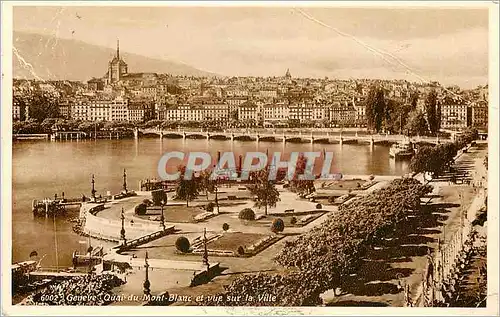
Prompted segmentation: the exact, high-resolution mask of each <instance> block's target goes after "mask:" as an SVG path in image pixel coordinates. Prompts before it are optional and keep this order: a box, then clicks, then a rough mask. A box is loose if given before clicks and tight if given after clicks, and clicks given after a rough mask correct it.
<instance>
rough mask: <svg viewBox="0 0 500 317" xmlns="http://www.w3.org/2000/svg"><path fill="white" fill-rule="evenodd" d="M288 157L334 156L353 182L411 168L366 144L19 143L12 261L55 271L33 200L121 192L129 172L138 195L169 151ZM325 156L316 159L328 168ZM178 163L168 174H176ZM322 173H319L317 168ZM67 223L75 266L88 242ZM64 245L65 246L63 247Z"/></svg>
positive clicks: (65, 236) (64, 258)
mask: <svg viewBox="0 0 500 317" xmlns="http://www.w3.org/2000/svg"><path fill="white" fill-rule="evenodd" d="M255 150H257V151H262V152H265V151H266V150H268V151H269V154H270V155H272V153H273V152H282V153H283V155H282V160H286V159H288V158H289V154H290V153H291V152H293V151H297V152H305V151H311V150H312V151H323V150H325V151H327V152H333V155H334V159H333V164H332V167H331V172H332V173H343V174H350V175H360V174H366V175H369V174H379V175H384V174H386V175H403V174H404V173H406V171H407V168H408V162H407V161H391V160H390V159H389V148H388V147H386V146H381V145H377V146H374V147H371V146H370V145H367V144H360V145H354V144H352V145H351V144H343V145H342V146H341V145H340V144H311V143H307V144H305V143H302V144H298V143H283V142H264V141H261V142H244V141H234V142H231V141H229V140H228V141H222V140H206V139H202V140H194V139H168V138H162V139H160V138H159V137H158V138H151V139H148V138H144V139H139V140H136V139H129V140H116V139H112V140H97V141H96V140H79V141H77V142H65V141H63V142H15V143H13V166H12V175H13V184H12V185H13V193H12V203H13V215H12V219H13V228H12V229H13V231H12V242H13V254H12V255H13V260H14V261H22V260H26V259H27V258H28V256H29V254H30V252H31V251H33V250H37V252H38V254H47V257H46V258H45V259H44V263H43V265H48V266H50V265H55V262H56V261H55V256H54V255H53V253H54V239H55V237H54V231H53V223H52V221H48V220H49V219H43V218H42V219H34V218H33V215H32V212H31V201H32V199H41V198H43V197H53V196H54V193H58V195H60V193H62V192H65V195H66V197H81V195H82V194H84V195H86V196H89V195H90V189H91V184H90V175H92V174H95V175H96V177H95V180H96V184H95V187H96V190H97V192H98V195H99V194H102V195H104V194H105V193H106V192H107V191H111V192H113V193H116V192H118V191H119V190H120V189H121V186H122V175H123V169H124V168H125V169H126V170H127V180H128V182H129V184H130V188H131V189H134V190H136V189H137V188H136V186H137V184H138V183H139V180H140V179H143V178H148V177H149V178H152V177H155V176H156V175H157V164H158V160H159V159H160V157H161V155H163V154H164V152H166V151H207V152H209V153H210V154H211V155H212V157H214V158H215V157H216V155H217V152H218V151H220V152H225V151H233V153H234V154H235V161H236V164H238V161H239V159H238V157H239V155H242V156H243V158H244V155H245V153H246V152H250V151H255ZM322 161H323V156H321V157H320V158H318V159H317V162H318V163H319V162H322ZM178 163H179V162H177V163H176V162H173V163H171V164H169V166H168V167H167V168H168V169H169V172H172V171H174V170H175V168H176V166H177V165H178ZM319 166H320V165H319ZM76 216H77V212H76V211H74V212H70V213H68V215H67V217H66V218H59V219H57V220H56V225H57V235H58V241H60V242H59V249H60V250H59V254H60V255H59V262H60V264H61V265H71V252H73V251H74V250H76V249H78V248H79V247H80V246H79V244H78V241H79V240H81V239H82V238H81V237H79V236H77V235H76V234H74V233H73V231H72V225H73V223H71V222H69V221H68V219H69V218H72V217H76ZM63 241H64V243H63Z"/></svg>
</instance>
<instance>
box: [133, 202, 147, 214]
mask: <svg viewBox="0 0 500 317" xmlns="http://www.w3.org/2000/svg"><path fill="white" fill-rule="evenodd" d="M147 210H148V207H147V206H146V204H144V203H140V204H139V205H137V206H135V213H136V214H137V215H145V214H146V212H147Z"/></svg>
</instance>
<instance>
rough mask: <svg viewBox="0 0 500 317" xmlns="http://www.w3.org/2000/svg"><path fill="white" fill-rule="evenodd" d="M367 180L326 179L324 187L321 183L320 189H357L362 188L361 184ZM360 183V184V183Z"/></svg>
mask: <svg viewBox="0 0 500 317" xmlns="http://www.w3.org/2000/svg"><path fill="white" fill-rule="evenodd" d="M365 182H366V180H364V179H348V180H339V181H326V182H323V184H324V187H323V186H322V184H320V186H319V189H330V190H349V189H352V190H356V189H360V187H361V186H363V184H364V183H365ZM358 184H359V185H358Z"/></svg>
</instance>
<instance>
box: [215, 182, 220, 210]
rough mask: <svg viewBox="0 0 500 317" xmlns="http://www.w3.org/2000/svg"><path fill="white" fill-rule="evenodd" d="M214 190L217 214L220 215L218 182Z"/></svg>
mask: <svg viewBox="0 0 500 317" xmlns="http://www.w3.org/2000/svg"><path fill="white" fill-rule="evenodd" d="M214 190H215V206H217V214H219V198H218V196H217V192H218V191H219V189H218V188H217V181H216V182H215V187H214Z"/></svg>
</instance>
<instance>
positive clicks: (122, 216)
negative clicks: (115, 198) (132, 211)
mask: <svg viewBox="0 0 500 317" xmlns="http://www.w3.org/2000/svg"><path fill="white" fill-rule="evenodd" d="M121 219H122V228H121V230H120V240H121V241H122V244H123V245H127V239H126V238H125V215H124V213H123V207H122V214H121Z"/></svg>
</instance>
